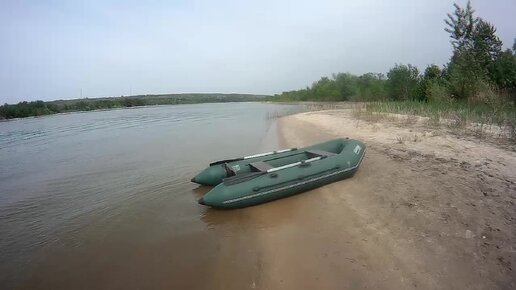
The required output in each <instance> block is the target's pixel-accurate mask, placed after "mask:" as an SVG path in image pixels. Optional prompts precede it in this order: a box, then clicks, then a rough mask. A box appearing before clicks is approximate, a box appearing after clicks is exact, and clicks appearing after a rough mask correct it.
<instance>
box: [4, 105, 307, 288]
mask: <svg viewBox="0 0 516 290" xmlns="http://www.w3.org/2000/svg"><path fill="white" fill-rule="evenodd" d="M301 110H303V108H302V107H301V106H296V105H274V104H263V103H224V104H197V105H177V106H156V107H143V108H135V109H120V110H111V111H95V112H87V113H72V114H63V115H54V116H47V117H42V118H29V119H20V120H12V121H7V122H0V288H2V289H10V288H41V289H43V288H54V289H56V288H57V289H77V288H84V289H100V288H110V289H113V288H115V289H118V288H119V289H129V288H140V289H149V288H168V287H173V288H210V285H206V284H203V281H202V279H200V277H202V276H203V275H204V276H206V275H212V273H213V268H214V267H217V263H218V262H217V260H218V259H220V258H221V257H219V256H218V254H217V253H218V252H220V251H219V250H220V247H221V241H222V240H223V239H224V237H225V236H227V235H231V232H232V231H231V230H228V229H231V228H235V227H239V226H240V225H239V224H236V223H233V222H232V221H233V219H234V218H235V215H239V214H241V212H240V213H239V211H235V212H234V213H230V212H227V211H226V212H225V213H222V214H220V213H215V214H214V211H215V210H211V209H207V208H205V207H203V206H200V205H198V204H197V202H196V200H197V199H198V198H199V197H200V196H201V195H202V194H203V193H204V192H206V191H207V190H208V188H203V187H198V186H196V185H195V184H192V183H191V182H190V178H191V177H193V176H194V175H195V174H196V173H197V172H198V171H200V170H202V169H203V168H204V167H206V166H207V165H208V163H209V162H211V161H216V160H219V159H224V158H229V157H238V156H242V155H247V154H253V153H257V152H263V151H267V150H270V149H271V148H277V145H278V143H277V136H276V131H275V130H276V129H275V121H274V117H275V116H279V115H283V114H287V113H291V112H296V111H301ZM235 220H236V219H235ZM235 261H237V260H235ZM240 262H242V261H240ZM243 262H244V263H245V261H243Z"/></svg>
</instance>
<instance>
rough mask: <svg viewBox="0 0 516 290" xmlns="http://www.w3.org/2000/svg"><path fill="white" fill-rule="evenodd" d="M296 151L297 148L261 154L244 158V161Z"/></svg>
mask: <svg viewBox="0 0 516 290" xmlns="http://www.w3.org/2000/svg"><path fill="white" fill-rule="evenodd" d="M296 149H297V148H289V149H283V150H277V151H271V152H267V153H260V154H255V155H249V156H244V157H243V158H244V159H251V158H256V157H263V156H267V155H272V154H276V153H283V152H289V151H294V150H296Z"/></svg>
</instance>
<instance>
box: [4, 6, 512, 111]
mask: <svg viewBox="0 0 516 290" xmlns="http://www.w3.org/2000/svg"><path fill="white" fill-rule="evenodd" d="M452 3H453V2H452V1H444V0H439V1H435V0H428V1H414V0H399V1H384V0H367V1H364V0H360V1H359V0H349V1H346V0H339V1H337V0H335V1H327V0H318V1H300V0H296V1H277V0H276V1H275V0H271V1H268V0H259V1H237V0H235V1H226V0H223V1H220V0H218V1H208V0H206V1H202V0H198V1H186V0H185V1H165V0H164V1H101V0H87V1H64V0H63V1H49V0H46V1H44V0H34V1H23V0H2V1H1V3H0V103H4V102H7V103H16V102H18V101H22V100H35V99H42V100H53V99H70V98H77V97H80V95H81V90H82V95H83V96H84V97H99V96H120V95H128V94H129V93H132V94H152V93H179V92H224V93H231V92H238V93H257V94H274V93H279V92H281V91H284V90H291V89H299V88H302V87H305V86H307V85H309V84H311V83H312V82H313V81H315V80H317V79H319V78H320V77H321V76H323V75H330V74H331V73H333V72H351V73H354V74H362V73H366V72H383V73H385V72H386V71H387V70H388V69H389V67H391V66H392V65H393V64H394V63H411V64H415V65H417V66H418V67H420V68H422V69H424V67H425V66H426V65H428V64H432V63H436V64H439V65H442V64H444V63H446V62H447V61H448V59H449V57H450V55H451V45H450V43H449V38H448V35H447V33H446V32H444V31H443V28H444V23H443V19H444V18H445V17H446V13H447V12H451V11H452V9H453V7H452ZM459 3H465V1H459ZM473 7H474V8H475V9H476V11H477V15H478V16H481V17H483V18H485V19H487V20H488V21H490V22H492V23H493V24H494V25H495V26H496V27H497V28H498V36H499V37H500V38H501V39H502V41H503V42H504V46H505V47H512V43H513V40H514V37H516V20H515V18H514V15H516V1H514V0H496V1H490V0H476V1H473Z"/></svg>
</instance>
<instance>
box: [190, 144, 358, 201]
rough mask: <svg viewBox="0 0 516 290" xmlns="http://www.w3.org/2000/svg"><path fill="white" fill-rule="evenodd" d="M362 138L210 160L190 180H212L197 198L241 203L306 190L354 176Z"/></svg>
mask: <svg viewBox="0 0 516 290" xmlns="http://www.w3.org/2000/svg"><path fill="white" fill-rule="evenodd" d="M365 149H366V147H365V144H364V143H362V142H360V141H357V140H352V139H347V138H346V139H335V140H331V141H327V142H324V143H320V144H316V145H313V146H309V147H305V148H299V149H297V148H291V149H285V150H279V151H273V152H268V153H262V154H256V155H252V156H246V157H241V158H235V159H229V160H222V161H217V162H214V163H211V164H210V166H209V167H208V168H206V169H205V170H203V171H202V172H201V173H199V174H198V175H197V176H195V177H194V178H192V181H193V182H195V183H198V184H202V185H211V186H215V187H214V188H213V189H212V190H210V191H209V192H208V193H206V194H205V195H204V196H203V197H202V198H201V199H199V203H200V204H202V205H207V206H212V207H217V208H240V207H246V206H251V205H256V204H260V203H264V202H268V201H272V200H275V199H279V198H283V197H287V196H290V195H293V194H296V193H300V192H303V191H307V190H310V189H313V188H316V187H319V186H322V185H325V184H328V183H332V182H335V181H338V180H341V179H344V178H348V177H351V176H353V174H355V172H356V171H357V169H358V166H359V165H360V163H361V162H362V159H363V158H364V154H365Z"/></svg>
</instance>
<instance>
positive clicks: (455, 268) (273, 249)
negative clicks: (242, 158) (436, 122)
mask: <svg viewBox="0 0 516 290" xmlns="http://www.w3.org/2000/svg"><path fill="white" fill-rule="evenodd" d="M379 128H380V129H379ZM280 133H281V136H282V138H283V145H285V146H287V147H290V146H304V145H308V144H312V143H316V142H319V141H323V140H326V139H328V138H334V137H344V136H349V137H351V138H359V139H361V140H363V141H365V142H366V143H367V145H368V151H367V153H366V158H365V159H364V162H363V164H362V166H361V168H360V170H359V171H358V172H357V174H356V175H355V176H354V177H353V178H351V179H348V180H344V181H341V182H337V183H334V184H331V185H327V186H324V187H321V188H319V189H316V190H312V191H309V192H306V193H303V194H299V195H296V196H293V197H290V198H286V199H283V200H279V201H275V202H272V203H268V204H264V205H260V206H255V207H251V208H247V209H243V210H239V211H236V213H235V214H238V215H240V220H241V221H242V223H241V226H242V227H243V229H242V232H240V233H234V235H237V236H240V237H241V238H235V237H233V238H232V239H231V242H230V243H229V244H228V245H227V246H228V247H226V250H225V252H226V254H227V255H228V257H229V256H231V255H235V254H236V255H243V256H247V257H248V258H249V257H251V260H252V261H248V262H251V263H253V264H254V267H251V269H249V268H247V269H246V271H245V272H246V273H247V275H245V276H244V278H242V276H239V275H238V274H239V272H238V271H236V272H234V271H233V270H235V269H239V267H238V265H234V266H233V265H231V264H230V267H229V268H228V267H227V266H228V262H227V261H225V260H224V259H225V257H222V260H221V263H220V265H218V267H216V268H215V274H214V281H215V283H214V284H211V286H213V287H214V288H218V289H243V288H242V287H249V288H251V289H363V288H373V289H415V288H418V289H514V288H515V287H516V278H515V277H516V275H515V273H514V265H515V263H516V260H515V245H516V226H515V221H516V206H515V204H514V200H515V199H516V186H515V183H514V181H515V180H516V176H515V175H516V172H515V171H514V169H515V165H516V154H515V153H514V152H512V151H507V150H504V149H501V148H498V147H495V146H493V145H489V144H486V143H481V142H479V141H474V140H473V141H471V140H463V139H460V138H459V137H456V136H448V135H446V136H443V135H440V134H438V132H433V131H432V130H430V131H429V130H428V129H426V128H401V127H398V126H395V125H389V124H374V123H367V122H363V121H358V120H355V119H353V118H352V117H351V114H350V112H349V111H345V110H343V111H325V112H311V113H303V114H298V115H293V116H288V117H284V118H282V119H281V120H280ZM403 134H409V135H411V136H412V135H414V134H420V135H421V137H420V138H419V139H418V138H415V139H414V140H415V141H413V142H408V141H407V142H404V143H403V144H399V142H397V140H398V139H399V138H398V137H400V135H403ZM416 139H417V140H416ZM249 236H250V237H252V238H251V239H250V240H249V241H250V243H249V244H246V245H242V244H240V242H246V239H247V238H246V237H249ZM241 239H243V240H241ZM231 246H236V247H235V248H231ZM240 259H241V258H240ZM242 265H243V264H242ZM247 265H248V266H249V264H247ZM248 270H252V274H251V275H249V273H248V272H247V271H248ZM209 288H211V287H209Z"/></svg>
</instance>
